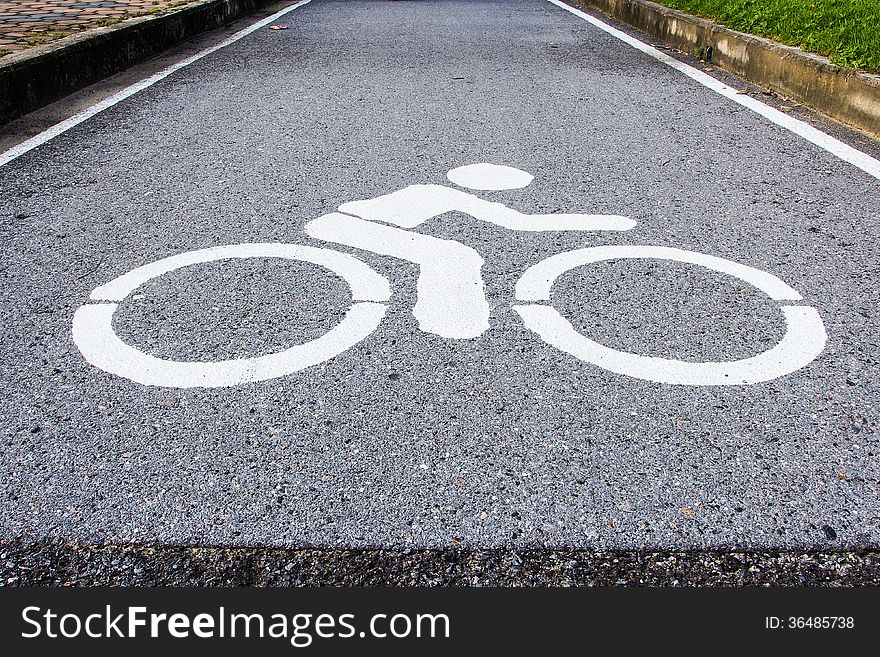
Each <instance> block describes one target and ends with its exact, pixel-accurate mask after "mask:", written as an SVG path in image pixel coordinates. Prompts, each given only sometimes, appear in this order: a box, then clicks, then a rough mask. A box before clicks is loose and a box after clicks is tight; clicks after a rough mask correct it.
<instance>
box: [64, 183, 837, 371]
mask: <svg viewBox="0 0 880 657" xmlns="http://www.w3.org/2000/svg"><path fill="white" fill-rule="evenodd" d="M513 171H518V170H513ZM484 173H486V169H482V170H481V171H478V172H477V180H476V181H473V180H472V182H480V180H482V183H486V182H491V180H489V179H487V178H482V179H480V176H481V175H482V174H484ZM496 173H498V172H497V171H492V170H489V174H490V175H489V178H492V176H494V175H495V174H496ZM508 173H509V172H504V175H505V176H507V175H508ZM519 173H525V172H519ZM526 175H530V174H526ZM455 177H456V176H454V175H453V176H450V178H455ZM517 179H518V180H520V181H523V180H524V178H523V177H522V176H519V177H518V178H517ZM507 180H508V182H509V178H508V179H507ZM526 184H527V183H526ZM340 207H341V208H342V209H347V210H349V211H353V212H358V213H359V214H360V215H361V216H352V215H349V214H342V213H339V212H336V213H332V214H327V215H324V216H322V217H318V218H317V219H315V220H313V221H310V222H309V223H307V224H306V226H305V232H306V234H308V235H309V236H310V237H313V238H315V239H319V240H324V241H326V242H333V243H335V244H343V245H345V246H349V247H353V248H357V249H363V250H367V251H370V252H372V253H377V254H380V255H387V256H392V257H394V258H400V259H401V260H405V261H407V262H412V263H415V264H417V265H419V276H418V281H417V285H416V291H417V298H416V304H415V306H414V308H413V315H414V316H415V317H416V319H418V321H419V328H420V329H421V330H422V331H425V332H426V333H433V334H435V335H439V336H441V337H444V338H448V339H459V340H460V339H468V338H476V337H478V336H480V335H482V334H483V333H485V332H486V331H487V330H489V315H490V306H489V302H488V300H487V298H486V291H485V286H484V284H483V277H482V266H483V259H482V257H480V255H479V254H478V253H477V252H476V251H475V250H474V249H472V248H471V247H469V246H467V245H465V244H461V243H460V242H456V241H454V240H445V239H440V238H438V237H432V236H430V235H423V234H421V233H414V232H411V231H408V230H404V229H403V228H401V227H400V226H404V227H413V226H417V225H419V224H420V223H423V222H424V221H427V219H429V218H431V217H433V216H437V215H440V214H444V213H446V212H449V211H452V210H457V211H459V212H466V213H468V214H470V215H472V216H474V217H476V218H478V219H483V220H485V221H488V222H490V223H496V224H499V225H502V226H506V227H508V228H510V227H518V229H519V230H534V228H533V227H532V225H533V224H531V223H530V222H532V221H534V220H535V219H537V220H538V222H539V224H538V225H539V226H541V228H540V229H542V230H559V226H570V227H572V229H574V227H575V226H581V229H583V226H590V227H592V228H594V229H595V226H596V224H597V223H599V224H601V223H602V222H608V223H609V225H611V226H614V227H616V229H618V230H620V229H624V230H625V229H627V228H629V227H630V226H631V225H634V222H632V221H631V220H629V219H627V218H626V217H619V216H616V215H612V216H600V217H598V218H597V216H595V215H524V214H521V213H518V212H516V211H515V210H511V209H510V208H507V207H506V206H504V205H502V204H500V203H489V202H487V201H484V200H483V199H480V198H479V197H477V196H474V195H472V194H468V193H465V192H461V191H458V190H455V189H451V188H449V187H444V186H442V185H411V186H410V187H407V188H405V189H402V190H399V191H397V192H393V193H391V194H386V195H384V196H379V197H377V198H374V199H366V200H361V201H355V202H352V203H346V204H343V205H342V206H340ZM378 222H387V223H391V224H397V225H386V224H383V223H378ZM554 222H555V223H554ZM627 222H628V223H627ZM232 258H286V259H291V260H302V261H305V262H311V263H314V264H317V265H321V266H323V267H326V268H328V269H330V270H331V271H333V272H335V273H336V274H337V275H338V276H340V277H342V278H343V279H344V280H346V281H347V282H348V284H349V286H350V288H351V291H352V296H353V300H354V304H353V305H352V307H351V308H350V309H349V311H348V314H347V315H346V316H345V318H344V319H343V320H342V322H341V323H340V324H338V325H337V326H336V327H334V328H333V329H331V330H330V331H329V332H328V333H325V334H324V335H322V336H321V337H319V338H316V339H314V340H311V341H309V342H307V343H305V344H302V345H296V346H294V347H291V348H289V349H286V350H284V351H281V352H277V353H274V354H269V355H266V356H259V357H255V358H241V359H232V360H225V361H219V362H180V361H172V360H166V359H162V358H156V357H154V356H150V355H148V354H145V353H144V352H142V351H140V350H138V349H136V348H135V347H132V346H130V345H128V344H126V343H125V342H123V341H122V340H121V339H120V338H119V336H118V335H117V334H116V332H115V331H114V329H113V314H114V313H115V312H116V309H117V308H118V302H120V301H122V300H123V299H125V298H127V297H128V296H130V295H133V298H141V297H143V294H133V293H134V292H135V291H136V290H137V289H138V288H139V287H140V286H142V285H144V284H145V283H147V282H148V281H151V280H153V279H155V278H157V277H159V276H163V275H165V274H167V273H169V272H172V271H175V270H177V269H180V268H182V267H189V266H192V265H196V264H200V263H206V262H214V261H218V260H228V259H232ZM626 258H653V259H662V260H672V261H676V262H684V263H688V264H693V265H698V266H701V267H705V268H707V269H710V270H713V271H717V272H720V273H723V274H727V275H729V276H733V277H735V278H737V279H739V280H741V281H743V282H745V283H748V284H750V285H752V286H754V287H755V288H757V289H758V290H761V291H762V292H764V293H765V294H767V295H768V296H769V297H770V298H771V299H774V300H776V301H800V300H801V296H800V294H798V292H797V291H796V290H794V289H793V288H791V287H790V286H789V285H787V284H786V283H785V282H783V281H782V280H780V279H779V278H777V277H776V276H773V275H772V274H768V273H767V272H764V271H761V270H759V269H755V268H754V267H748V266H746V265H742V264H739V263H736V262H732V261H730V260H725V259H723V258H717V257H715V256H710V255H705V254H702V253H696V252H693V251H685V250H683V249H676V248H671V247H662V246H632V245H621V246H600V247H593V248H585V249H577V250H574V251H568V252H565V253H559V254H556V255H554V256H550V257H549V258H546V259H544V260H542V261H541V262H539V263H537V264H535V265H533V266H532V267H529V269H527V270H526V272H525V273H524V274H523V275H522V277H521V278H520V280H519V281H518V282H517V284H516V298H517V299H518V300H519V301H550V295H551V292H552V288H553V284H554V282H555V281H556V280H557V279H558V278H559V276H561V275H562V274H564V273H565V272H567V271H569V270H571V269H573V268H575V267H580V266H582V265H586V264H591V263H596V262H601V261H604V260H618V259H626ZM390 298H391V287H390V285H389V282H388V279H386V278H385V277H384V276H382V275H381V274H379V273H377V272H376V271H374V270H373V269H372V268H371V267H370V266H369V265H367V264H366V263H364V262H362V261H361V260H358V259H357V258H355V257H354V256H351V255H347V254H345V253H340V252H338V251H333V250H330V249H323V248H314V247H310V246H299V245H295V244H282V243H265V244H262V243H261V244H235V245H229V246H217V247H212V248H207V249H199V250H196V251H189V252H187V253H181V254H178V255H174V256H170V257H168V258H163V259H161V260H157V261H156V262H152V263H149V264H147V265H143V266H141V267H137V268H136V269H133V270H132V271H130V272H128V273H126V274H123V275H121V276H119V277H117V278H115V279H113V280H112V281H110V282H109V283H106V284H104V285H101V286H99V287H97V288H96V289H95V290H94V291H93V292H92V294H91V300H92V301H95V302H98V303H94V304H86V305H83V306H81V307H80V308H79V309H78V310H77V311H76V313H75V314H74V317H73V340H74V343H75V344H76V345H77V347H78V348H79V350H80V351H81V352H82V354H83V356H84V357H85V359H86V360H87V361H88V362H90V363H91V364H92V365H94V366H95V367H98V368H100V369H102V370H104V371H106V372H110V373H112V374H117V375H119V376H122V377H125V378H128V379H130V380H132V381H136V382H138V383H143V384H145V385H155V386H167V387H176V388H193V387H220V386H233V385H238V384H240V383H247V382H253V381H264V380H267V379H273V378H277V377H280V376H286V375H288V374H292V373H293V372H297V371H299V370H302V369H305V368H307V367H311V366H313V365H317V364H319V363H322V362H324V361H326V360H329V359H331V358H333V357H335V356H337V355H339V354H341V353H342V352H344V351H346V350H347V349H349V348H351V347H352V346H353V345H355V344H357V343H358V342H360V341H361V340H363V339H364V338H366V337H367V336H368V335H369V334H370V333H372V332H373V331H374V330H376V328H377V327H378V326H379V324H380V322H381V321H382V319H383V317H384V316H385V312H386V306H385V304H384V303H381V302H384V301H388V300H389V299H390ZM513 308H514V309H515V310H516V312H517V313H519V315H520V317H521V318H522V320H523V322H524V323H525V325H526V326H527V327H528V328H530V329H531V330H533V331H534V332H535V333H537V334H538V335H539V336H540V337H541V338H543V339H544V340H545V341H547V342H548V343H549V344H551V345H553V346H555V347H556V348H558V349H560V350H562V351H564V352H566V353H568V354H571V355H573V356H575V357H576V358H579V359H581V360H583V361H586V362H589V363H593V364H595V365H598V366H599V367H603V368H605V369H607V370H610V371H612V372H616V373H618V374H624V375H627V376H632V377H635V378H639V379H646V380H649V381H655V382H658V383H673V384H683V385H743V384H752V383H759V382H762V381H769V380H770V379H775V378H777V377H779V376H783V375H785V374H789V373H791V372H794V371H795V370H798V369H800V368H802V367H804V366H805V365H807V364H808V363H810V362H812V361H813V360H814V359H815V358H816V357H817V356H818V355H819V354H820V353H821V352H822V350H823V349H824V348H825V343H826V341H827V335H826V334H825V327H824V325H823V323H822V319H821V317H820V316H819V313H818V312H816V310H815V309H813V308H809V307H803V306H782V307H781V310H782V312H783V314H784V316H785V319H786V323H787V331H786V334H785V336H784V337H783V339H782V340H781V341H780V342H779V343H778V344H776V345H775V346H774V347H773V348H771V349H768V350H767V351H765V352H763V353H761V354H759V355H757V356H754V357H752V358H746V359H743V360H737V361H726V362H709V363H692V362H686V361H679V360H673V359H663V358H656V357H652V356H640V355H638V354H631V353H626V352H622V351H617V350H615V349H609V348H608V347H605V346H603V345H601V344H599V343H597V342H594V341H593V340H590V339H588V338H587V337H585V336H583V335H581V334H580V333H578V332H577V331H576V330H575V329H574V327H573V326H572V325H571V323H570V322H569V321H568V320H566V319H565V318H564V317H563V316H562V315H561V314H560V313H559V312H558V311H557V310H556V309H555V308H553V307H552V306H550V305H544V304H531V305H514V306H513Z"/></svg>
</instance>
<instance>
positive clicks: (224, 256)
mask: <svg viewBox="0 0 880 657" xmlns="http://www.w3.org/2000/svg"><path fill="white" fill-rule="evenodd" d="M233 258H284V259H288V260H301V261H304V262H310V263H313V264H316V265H320V266H323V267H326V268H327V269H329V270H331V271H332V272H333V273H335V274H337V275H338V276H340V277H341V278H343V279H344V280H345V281H346V282H347V283H348V285H349V287H350V288H351V293H352V301H353V303H352V306H351V308H349V310H348V312H347V313H346V315H345V317H344V318H343V319H342V321H341V322H340V323H339V324H337V325H336V326H335V327H333V328H332V329H331V330H330V331H328V332H327V333H325V334H324V335H322V336H320V337H318V338H316V339H314V340H311V341H309V342H306V343H304V344H299V345H295V346H292V347H290V348H288V349H285V350H283V351H279V352H276V353H273V354H266V355H263V356H256V357H254V358H236V359H230V360H223V361H216V362H184V361H175V360H169V359H165V358H157V357H156V356H151V355H149V354H146V353H144V352H142V351H140V350H138V349H136V348H134V347H132V346H131V345H129V344H127V343H126V342H124V341H123V340H122V339H121V338H120V337H119V336H118V335H117V334H116V331H115V330H114V329H113V314H114V313H115V312H116V309H117V308H118V307H119V303H120V302H121V301H123V300H124V299H125V298H126V297H127V296H128V295H130V294H131V293H132V292H134V290H136V289H137V288H138V287H140V286H141V285H143V284H144V283H146V282H147V281H150V280H152V279H154V278H157V277H159V276H162V275H164V274H167V273H169V272H172V271H174V270H176V269H180V268H182V267H188V266H191V265H196V264H201V263H207V262H214V261H217V260H228V259H233ZM90 298H91V300H92V301H95V302H97V303H91V304H85V305H82V306H80V307H79V308H78V309H77V311H76V313H74V316H73V341H74V343H75V344H76V346H77V347H78V348H79V350H80V352H81V353H82V355H83V356H84V357H85V359H86V360H87V361H88V362H89V363H91V364H92V365H94V366H95V367H97V368H99V369H102V370H104V371H105V372H109V373H111V374H116V375H118V376H121V377H124V378H126V379H130V380H132V381H135V382H137V383H142V384H144V385H150V386H166V387H170V388H197V387H199V388H215V387H225V386H234V385H239V384H241V383H249V382H254V381H266V380H268V379H274V378H277V377H280V376H285V375H287V374H292V373H293V372H298V371H300V370H303V369H305V368H307V367H311V366H313V365H318V364H320V363H323V362H324V361H327V360H330V359H331V358H333V357H335V356H338V355H339V354H341V353H342V352H344V351H346V350H347V349H350V348H351V347H353V346H354V345H355V344H357V343H358V342H360V341H361V340H363V339H364V338H366V337H367V336H368V335H370V334H371V333H372V332H373V331H374V330H376V328H377V327H378V326H379V324H380V323H381V321H382V318H383V317H384V316H385V312H386V310H387V306H386V305H385V304H384V303H383V302H385V301H388V300H389V299H390V298H391V287H390V285H389V283H388V279H387V278H385V277H384V276H382V275H381V274H379V273H377V272H376V271H374V270H373V269H372V268H370V267H369V266H368V265H367V264H366V263H364V262H362V261H361V260H358V259H357V258H355V257H354V256H350V255H347V254H344V253H339V252H338V251H333V250H332V249H319V248H315V247H310V246H298V245H294V244H233V245H229V246H218V247H212V248H208V249H200V250H197V251H189V252H187V253H181V254H178V255H175V256H171V257H169V258H164V259H162V260H157V261H156V262H153V263H150V264H148V265H144V266H142V267H138V268H137V269H133V270H132V271H130V272H128V273H127V274H123V275H122V276H119V277H118V278H116V279H114V280H112V281H110V282H109V283H107V284H105V285H102V286H100V287H98V288H96V289H95V290H94V291H93V292H92V294H91V296H90Z"/></svg>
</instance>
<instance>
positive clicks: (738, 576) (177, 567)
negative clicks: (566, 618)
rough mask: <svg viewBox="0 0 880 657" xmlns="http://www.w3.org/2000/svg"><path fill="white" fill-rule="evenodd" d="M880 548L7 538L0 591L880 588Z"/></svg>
mask: <svg viewBox="0 0 880 657" xmlns="http://www.w3.org/2000/svg"><path fill="white" fill-rule="evenodd" d="M878 566H880V552H878V551H866V552H804V551H768V552H739V551H675V552H672V551H609V550H597V551H590V550H569V549H539V548H527V549H489V550H479V549H464V548H449V549H440V550H428V549H413V550H384V549H363V550H348V549H312V548H309V549H284V548H248V547H180V546H162V545H135V544H127V545H83V544H76V543H65V542H61V541H57V542H38V543H32V542H25V541H20V540H19V541H3V542H0V586H16V587H22V586H25V587H46V586H50V587H56V586H174V587H183V586H187V587H204V586H209V587H220V586H311V587H316V586H420V587H421V586H504V587H507V586H529V587H546V586H552V587H558V586H669V587H688V586H716V587H743V586H751V587H755V586H760V587H766V586H849V587H864V586H880V568H878Z"/></svg>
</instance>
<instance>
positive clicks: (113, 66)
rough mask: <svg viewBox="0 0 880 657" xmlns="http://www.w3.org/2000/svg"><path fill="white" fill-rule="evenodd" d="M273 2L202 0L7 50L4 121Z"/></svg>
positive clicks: (1, 70) (1, 98) (0, 86)
mask: <svg viewBox="0 0 880 657" xmlns="http://www.w3.org/2000/svg"><path fill="white" fill-rule="evenodd" d="M274 1H275V2H277V0H274ZM270 2H273V0H198V1H197V2H193V3H191V4H188V5H185V6H182V7H180V8H179V9H176V10H174V11H171V12H169V13H167V14H159V15H151V16H141V17H138V18H132V19H129V20H126V21H124V22H122V23H119V24H117V25H112V26H109V27H99V28H95V29H91V30H86V31H84V32H81V33H78V34H74V35H71V36H69V37H65V38H63V39H59V40H58V41H55V42H53V43H49V44H46V45H43V46H37V47H35V48H29V49H27V50H25V51H23V52H20V53H12V54H10V55H6V56H5V57H3V58H2V59H0V124H3V123H7V122H9V121H12V120H13V119H15V118H18V117H19V116H22V115H23V114H27V113H28V112H32V111H33V110H35V109H38V108H40V107H42V106H44V105H48V104H49V103H51V102H53V101H56V100H58V99H59V98H62V97H64V96H66V95H68V94H70V93H73V92H74V91H77V90H78V89H82V88H83V87H86V86H88V85H90V84H92V83H94V82H97V81H98V80H102V79H104V78H106V77H109V76H110V75H113V74H114V73H118V72H119V71H122V70H124V69H125V68H128V67H129V66H132V65H133V64H135V63H137V62H139V61H142V60H144V59H146V58H148V57H151V56H153V55H156V54H158V53H160V52H162V51H163V50H167V49H168V48H171V47H172V46H174V45H176V44H178V43H181V42H183V41H186V40H187V39H190V38H192V37H194V36H195V35H197V34H200V33H202V32H206V31H208V30H211V29H214V28H217V27H220V26H221V25H224V24H225V23H228V22H230V21H232V20H235V19H237V18H239V17H241V16H244V15H246V14H248V13H251V12H253V11H254V10H256V9H258V8H259V7H260V6H262V5H265V4H270Z"/></svg>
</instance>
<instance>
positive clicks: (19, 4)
mask: <svg viewBox="0 0 880 657" xmlns="http://www.w3.org/2000/svg"><path fill="white" fill-rule="evenodd" d="M189 2H190V0H168V1H166V0H97V1H93V2H89V1H87V0H25V1H19V0H16V1H12V2H9V1H6V2H2V1H0V56H2V55H7V54H9V53H10V52H16V51H20V50H24V49H26V48H29V47H32V46H38V45H41V44H44V43H49V42H50V41H54V40H55V39H60V38H61V37H65V36H68V35H70V34H73V33H74V32H79V31H81V30H86V29H90V28H95V27H101V26H103V25H109V24H113V23H117V22H119V21H121V20H125V19H126V18H132V17H134V16H141V15H143V14H147V13H154V12H160V11H163V10H166V9H170V8H173V7H178V6H181V5H185V4H188V3H189Z"/></svg>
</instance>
